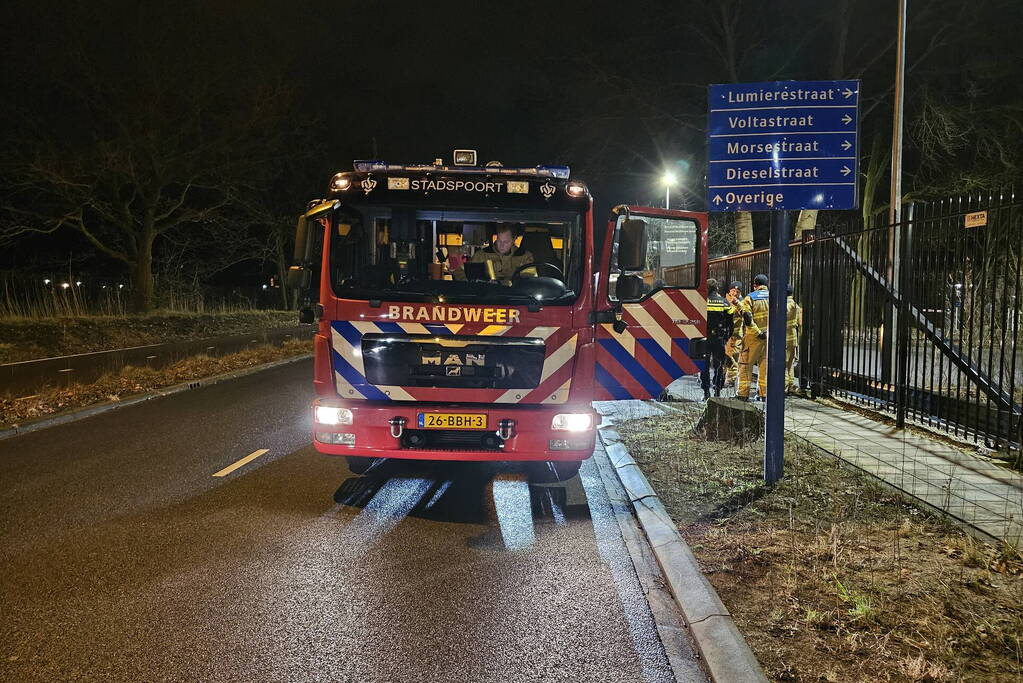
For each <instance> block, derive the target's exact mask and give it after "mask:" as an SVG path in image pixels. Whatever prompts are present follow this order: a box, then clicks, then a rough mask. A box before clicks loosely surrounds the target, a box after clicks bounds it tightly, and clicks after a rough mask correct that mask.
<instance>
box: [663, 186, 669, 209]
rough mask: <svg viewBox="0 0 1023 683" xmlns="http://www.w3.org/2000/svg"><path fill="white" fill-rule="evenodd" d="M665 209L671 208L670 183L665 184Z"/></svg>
mask: <svg viewBox="0 0 1023 683" xmlns="http://www.w3.org/2000/svg"><path fill="white" fill-rule="evenodd" d="M664 208H666V209H670V208H671V185H669V184H668V183H665V184H664Z"/></svg>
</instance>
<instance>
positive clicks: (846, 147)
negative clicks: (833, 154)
mask: <svg viewBox="0 0 1023 683" xmlns="http://www.w3.org/2000/svg"><path fill="white" fill-rule="evenodd" d="M850 147H852V143H851V142H849V141H848V140H843V141H842V149H844V150H845V151H847V152H848V151H849V148H850Z"/></svg>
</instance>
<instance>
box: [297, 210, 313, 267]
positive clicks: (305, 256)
mask: <svg viewBox="0 0 1023 683" xmlns="http://www.w3.org/2000/svg"><path fill="white" fill-rule="evenodd" d="M309 237H310V233H309V223H308V222H307V221H306V218H305V216H299V217H298V223H296V224H295V258H294V261H295V262H296V263H305V262H306V261H308V260H309V247H310V240H309Z"/></svg>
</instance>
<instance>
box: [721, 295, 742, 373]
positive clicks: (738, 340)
mask: <svg viewBox="0 0 1023 683" xmlns="http://www.w3.org/2000/svg"><path fill="white" fill-rule="evenodd" d="M725 299H726V300H727V301H728V314H729V315H731V316H732V334H731V336H730V337H729V338H728V341H727V342H725V355H726V356H728V369H727V371H726V372H725V386H726V387H734V386H735V385H736V379H737V378H738V377H739V353H740V352H741V351H742V311H740V310H739V303H740V302H741V301H742V283H741V282H733V283H732V286H731V287H729V289H728V292H727V293H726V294H725Z"/></svg>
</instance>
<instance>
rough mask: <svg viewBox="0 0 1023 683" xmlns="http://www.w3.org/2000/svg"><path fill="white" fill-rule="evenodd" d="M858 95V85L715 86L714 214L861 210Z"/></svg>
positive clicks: (710, 176) (710, 185) (710, 196)
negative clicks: (859, 200)
mask: <svg viewBox="0 0 1023 683" xmlns="http://www.w3.org/2000/svg"><path fill="white" fill-rule="evenodd" d="M859 93H860V82H859V81H779V82H774V83H734V84H729V85H712V86H710V117H709V121H708V126H707V128H708V135H709V138H708V143H707V153H708V154H707V160H708V171H707V206H708V207H709V208H710V210H711V211H773V210H779V209H854V208H856V207H857V206H858V201H857V198H858V196H859V194H858V192H857V186H858V185H857V181H858V178H859V169H858V167H857V161H858V158H859V153H858V152H859V144H858V135H857V133H858V128H859Z"/></svg>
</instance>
